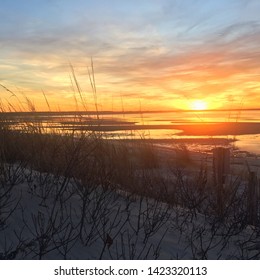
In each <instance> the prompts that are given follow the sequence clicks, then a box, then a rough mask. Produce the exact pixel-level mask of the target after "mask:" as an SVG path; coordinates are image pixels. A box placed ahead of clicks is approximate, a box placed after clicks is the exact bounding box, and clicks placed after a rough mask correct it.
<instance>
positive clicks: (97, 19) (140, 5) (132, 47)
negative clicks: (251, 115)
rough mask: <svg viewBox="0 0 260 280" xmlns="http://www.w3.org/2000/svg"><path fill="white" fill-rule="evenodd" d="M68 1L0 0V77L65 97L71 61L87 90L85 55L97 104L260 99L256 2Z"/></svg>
mask: <svg viewBox="0 0 260 280" xmlns="http://www.w3.org/2000/svg"><path fill="white" fill-rule="evenodd" d="M72 2H73V1H67V0H66V1H58V0H51V1H37V3H38V6H37V5H36V4H35V2H34V1H28V3H27V2H26V3H27V4H25V5H21V3H20V1H9V2H7V1H5V3H4V4H3V9H2V12H1V14H0V15H1V16H2V19H3V25H1V27H0V47H1V54H0V79H1V82H3V83H5V84H7V85H9V86H11V87H17V88H20V89H21V90H23V91H24V92H27V93H28V94H30V95H31V96H36V95H37V94H38V95H41V90H42V89H44V90H45V92H46V95H47V96H52V97H53V98H55V96H56V98H57V99H59V100H60V102H63V101H62V100H63V99H64V102H65V101H66V100H67V98H70V96H72V95H73V94H72V92H71V81H70V78H69V75H70V68H69V63H71V64H72V65H73V67H74V68H75V72H76V74H77V78H78V79H79V82H80V84H81V85H82V88H84V90H85V92H86V94H87V95H88V96H89V97H90V96H91V87H90V85H89V81H88V71H87V67H88V65H89V63H90V58H91V57H93V59H94V65H95V72H96V79H97V87H98V93H99V95H100V100H104V101H106V102H110V101H111V96H113V98H114V99H115V100H116V99H117V103H118V104H120V102H121V98H122V97H123V98H124V99H125V103H126V104H127V103H128V100H129V104H130V103H131V104H135V101H136V100H145V103H146V104H149V106H151V107H153V106H154V107H157V106H158V102H159V103H160V106H162V107H164V108H167V106H172V105H171V104H170V103H169V102H167V101H169V100H178V99H183V100H185V99H187V98H188V99H196V98H205V99H209V100H211V101H212V103H214V100H218V102H219V96H221V100H222V101H223V100H226V101H228V100H229V99H230V96H234V98H233V99H234V100H238V99H239V98H240V97H239V98H238V96H242V95H244V96H246V97H247V98H246V100H247V103H248V104H247V105H248V106H251V105H252V104H256V103H255V102H256V101H258V102H260V100H259V97H258V96H259V88H260V84H259V82H258V80H259V74H258V73H259V70H260V51H259V42H260V17H259V15H258V13H257V9H258V10H259V8H260V4H259V2H258V1H257V0H254V1H245V0H240V1H224V0H221V1H214V0H210V1H201V0H188V1H178V0H176V1H167V0H164V1H116V0H114V1H77V5H76V4H75V2H73V3H72ZM87 2H88V4H87ZM184 2H185V4H184ZM227 2H228V3H227ZM187 3H188V4H187ZM109 100H110V101H109ZM253 101H254V103H252V102H253ZM113 102H115V101H113ZM250 102H251V104H250ZM136 104H137V105H136V106H139V105H138V102H137V103H136ZM224 105H225V104H224V103H222V104H221V103H218V106H224ZM104 106H105V105H104Z"/></svg>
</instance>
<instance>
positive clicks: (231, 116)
mask: <svg viewBox="0 0 260 280" xmlns="http://www.w3.org/2000/svg"><path fill="white" fill-rule="evenodd" d="M0 120H2V121H4V122H5V123H8V125H11V126H13V127H14V128H16V129H21V130H23V129H24V127H27V125H28V123H29V124H32V126H33V125H34V124H36V125H37V124H38V123H41V125H42V126H43V127H44V129H45V131H53V130H55V131H58V132H61V133H64V132H67V131H70V130H76V131H81V130H97V131H101V132H102V133H103V134H104V135H105V137H107V138H109V139H111V138H112V139H140V138H145V139H157V141H158V140H159V139H161V140H170V139H194V143H193V144H190V147H191V148H193V149H200V150H203V149H208V148H210V147H208V145H205V144H204V145H201V142H199V141H198V142H197V143H196V139H198V138H199V139H200V140H201V138H205V139H209V138H211V139H212V138H213V139H219V138H223V139H233V138H234V137H235V139H236V140H237V141H236V142H235V146H236V147H237V148H238V149H240V150H244V151H247V152H251V153H256V154H260V109H258V110H240V111H235V110H233V111H196V112H194V111H192V112H191V111H189V112H187V111H186V112H183V111H172V112H142V113H136V112H135V113H133V112H124V113H122V112H121V113H116V112H103V113H99V115H98V116H97V115H96V113H94V112H93V113H91V112H88V113H81V114H80V115H75V114H71V113H68V112H67V113H65V112H59V113H28V114H25V113H24V114H19V113H15V114H4V115H1V116H0ZM209 123H210V124H209ZM216 123H222V126H223V127H224V128H225V127H226V129H224V130H223V129H222V130H220V131H219V130H218V131H217V132H216V130H214V124H216ZM223 123H224V125H223ZM230 124H235V125H237V124H238V127H237V126H235V127H232V126H231V127H230V131H229V126H230ZM184 125H196V128H195V129H193V130H192V131H193V132H192V131H191V132H189V133H187V131H185V130H184V131H183V126H184ZM252 125H253V126H254V127H253V128H252V129H251V130H250V131H249V130H248V128H249V127H251V126H252ZM197 126H200V129H202V132H203V133H202V134H204V135H200V133H199V132H198V129H197ZM240 126H241V127H240ZM204 127H208V129H211V130H210V131H209V133H208V132H205V131H203V128H204ZM236 129H237V130H236ZM207 133H208V134H207ZM161 144H163V145H166V146H167V145H170V144H169V142H168V143H166V142H165V141H162V142H161ZM211 148H212V147H211Z"/></svg>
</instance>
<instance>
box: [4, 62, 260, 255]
mask: <svg viewBox="0 0 260 280" xmlns="http://www.w3.org/2000/svg"><path fill="white" fill-rule="evenodd" d="M90 71H92V72H90V74H89V76H90V77H91V78H90V82H91V86H92V89H93V96H94V100H95V106H96V111H97V116H96V118H97V120H99V118H100V116H99V111H98V105H97V104H98V102H97V92H96V86H95V77H94V69H93V64H92V67H91V69H90ZM91 73H92V74H91ZM71 80H72V82H73V84H74V87H75V91H77V92H78V95H79V96H80V101H81V102H82V103H83V104H85V106H86V100H85V99H84V96H83V93H82V91H81V89H80V86H79V84H78V82H77V79H76V75H75V73H74V70H73V68H72V78H71ZM2 87H4V86H2ZM4 89H5V90H7V91H9V92H10V93H11V94H12V95H14V96H15V97H16V99H18V97H17V95H16V94H15V93H13V92H12V91H10V90H9V89H7V88H6V87H4ZM43 94H44V93H43ZM44 98H45V101H46V103H47V105H48V108H49V109H51V104H49V102H48V100H47V97H46V95H45V94H44ZM25 99H26V97H25ZM76 100H77V99H76ZM26 102H27V107H28V109H29V110H30V111H31V112H35V110H36V109H35V106H34V104H33V103H32V102H31V101H30V100H29V99H26ZM22 104H23V103H21V106H22ZM9 108H11V110H14V108H13V107H12V106H11V104H9ZM4 112H6V109H4V108H3V107H2V113H4ZM0 115H1V113H0ZM75 120H77V123H78V122H79V121H80V120H81V116H75ZM139 140H140V141H130V142H129V141H128V142H125V141H120V140H118V141H112V140H109V139H106V137H105V136H104V135H103V133H102V132H101V131H100V132H95V131H93V130H91V129H89V130H88V129H85V130H81V131H76V130H74V129H73V126H72V128H71V130H69V131H67V132H64V131H62V132H61V131H59V130H58V129H53V130H46V128H45V126H44V124H43V123H42V122H41V119H35V120H34V121H33V122H31V121H30V119H28V121H25V122H24V123H23V127H22V129H19V130H16V129H13V126H10V123H9V121H8V120H7V119H6V114H2V116H1V122H0V234H1V240H2V241H1V242H0V258H2V259H15V258H18V259H21V258H25V259H44V258H47V259H48V258H49V259H50V258H51V259H52V258H64V259H71V258H72V259H73V258H75V259H84V258H86V259H89V258H94V259H97V258H98V259H102V258H106V259H157V258H174V259H177V258H188V259H217V258H231V259H244V258H248V259H258V258H259V257H260V253H259V251H256V250H255V249H254V245H255V244H258V243H259V242H260V230H259V227H258V226H256V225H255V224H254V226H252V225H250V223H249V222H248V200H247V197H248V196H247V194H248V185H247V182H244V181H243V180H242V178H240V177H239V176H233V177H232V176H230V178H229V180H228V181H227V182H226V186H225V188H224V194H223V197H224V201H223V205H224V206H223V209H222V212H221V215H220V214H219V205H218V200H217V196H216V188H217V186H216V185H215V183H214V180H213V177H214V176H213V175H214V174H213V171H212V169H211V167H210V166H208V165H207V162H206V161H203V159H202V160H201V161H200V164H197V163H194V162H193V160H192V156H191V153H190V152H189V150H188V148H187V146H185V145H179V146H178V147H176V149H175V151H174V152H172V154H170V155H168V158H167V157H166V158H165V156H164V157H162V156H161V154H160V152H159V151H158V149H156V147H155V146H154V145H153V143H152V142H150V141H145V139H139ZM20 186H23V187H22V190H21V189H19V188H20ZM25 197H27V198H28V197H30V199H29V200H24V199H25ZM30 200H31V201H32V203H34V207H32V209H28V208H27V207H26V203H28V202H29V201H30ZM42 207H43V208H42ZM43 209H44V210H43ZM17 219H18V220H19V223H18V224H19V226H18V228H17V225H15V224H14V223H16V222H15V221H17ZM257 219H259V216H258V218H257ZM258 223H259V220H257V224H258ZM249 226H250V229H248V227H249ZM167 234H169V235H170V236H173V237H174V238H177V239H178V240H179V241H180V244H181V245H180V247H178V246H177V245H176V240H175V241H171V242H172V243H171V242H170V243H167V242H166V241H165V240H168V239H169V238H170V237H169V235H167ZM178 240H177V243H179V241H178ZM164 242H166V243H164ZM174 242H175V243H174ZM165 244H167V245H165ZM167 246H172V247H173V248H172V250H170V252H168V249H169V248H167ZM177 247H178V248H177ZM79 248H81V249H79ZM82 248H83V249H82ZM93 248H96V249H93ZM230 248H231V249H230ZM77 250H79V252H80V253H79V254H77V253H76V252H77ZM84 250H89V253H87V254H85V255H84V254H83V253H82V251H84ZM166 252H167V254H166ZM224 252H225V253H224Z"/></svg>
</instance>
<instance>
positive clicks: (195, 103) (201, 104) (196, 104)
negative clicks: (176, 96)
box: [191, 100, 207, 110]
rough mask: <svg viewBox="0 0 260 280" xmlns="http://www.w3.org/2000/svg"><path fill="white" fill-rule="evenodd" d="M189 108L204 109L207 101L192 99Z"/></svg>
mask: <svg viewBox="0 0 260 280" xmlns="http://www.w3.org/2000/svg"><path fill="white" fill-rule="evenodd" d="M191 109H192V110H206V109H207V103H206V102H205V101H203V100H194V101H193V102H192V103H191Z"/></svg>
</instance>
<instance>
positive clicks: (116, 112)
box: [0, 108, 260, 115]
mask: <svg viewBox="0 0 260 280" xmlns="http://www.w3.org/2000/svg"><path fill="white" fill-rule="evenodd" d="M233 111H260V108H237V109H236V108H232V109H204V110H192V109H172V110H125V111H112V110H102V111H94V110H93V111H83V110H82V111H75V110H72V111H67V110H66V111H19V112H18V111H16V112H0V115H9V114H11V115H15V114H31V115H33V114H37V115H40V114H49V115H55V114H65V115H67V114H84V115H85V114H90V115H106V114H107V115H109V114H118V115H119V114H140V113H141V114H144V113H153V114H159V113H178V112H179V113H188V112H192V113H196V112H233Z"/></svg>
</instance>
